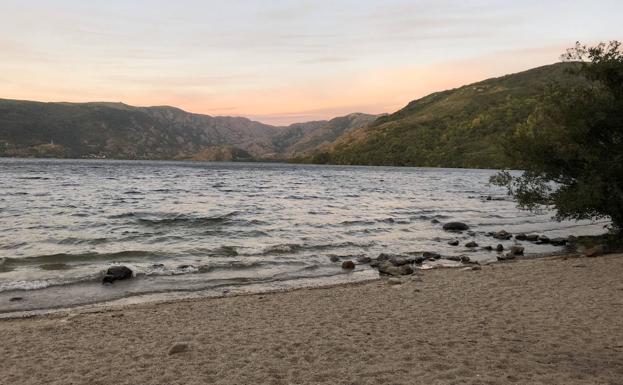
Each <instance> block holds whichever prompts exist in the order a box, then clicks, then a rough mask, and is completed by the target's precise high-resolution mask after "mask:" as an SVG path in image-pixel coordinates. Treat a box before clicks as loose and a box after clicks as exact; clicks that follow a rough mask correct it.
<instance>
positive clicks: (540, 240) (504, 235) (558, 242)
mask: <svg viewBox="0 0 623 385" xmlns="http://www.w3.org/2000/svg"><path fill="white" fill-rule="evenodd" d="M487 235H488V236H490V237H493V238H495V239H501V240H509V239H512V238H513V234H511V233H509V232H507V231H505V230H500V231H498V232H493V231H492V232H489V233H487ZM514 238H515V239H516V240H518V241H528V242H533V243H536V244H538V245H542V244H552V245H554V246H564V245H566V244H567V243H568V240H567V238H562V237H560V238H549V237H547V236H545V235H539V234H526V233H518V234H515V235H514Z"/></svg>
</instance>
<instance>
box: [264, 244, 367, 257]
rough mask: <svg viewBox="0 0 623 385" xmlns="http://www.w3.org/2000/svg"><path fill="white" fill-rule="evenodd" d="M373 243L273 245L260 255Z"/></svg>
mask: <svg viewBox="0 0 623 385" xmlns="http://www.w3.org/2000/svg"><path fill="white" fill-rule="evenodd" d="M374 244H375V242H373V241H371V242H365V243H357V242H339V243H321V244H315V245H310V244H299V243H288V244H279V245H273V246H269V247H267V248H265V249H264V250H263V251H262V253H261V254H263V255H269V254H290V253H298V252H300V251H323V250H331V249H340V248H346V247H356V248H365V247H370V246H372V245H374Z"/></svg>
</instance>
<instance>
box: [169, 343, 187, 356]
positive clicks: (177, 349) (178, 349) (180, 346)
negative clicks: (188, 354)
mask: <svg viewBox="0 0 623 385" xmlns="http://www.w3.org/2000/svg"><path fill="white" fill-rule="evenodd" d="M185 351H188V343H186V342H177V343H175V344H173V346H171V348H170V349H169V355H173V354H177V353H183V352H185Z"/></svg>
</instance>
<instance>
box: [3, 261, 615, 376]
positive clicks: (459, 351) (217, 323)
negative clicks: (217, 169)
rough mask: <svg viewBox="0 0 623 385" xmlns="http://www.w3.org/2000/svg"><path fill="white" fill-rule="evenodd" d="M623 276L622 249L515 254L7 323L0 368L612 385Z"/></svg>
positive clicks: (48, 372) (41, 372) (24, 372)
mask: <svg viewBox="0 0 623 385" xmlns="http://www.w3.org/2000/svg"><path fill="white" fill-rule="evenodd" d="M622 274H623V254H608V255H603V256H599V257H593V258H589V257H581V256H577V255H576V256H551V257H544V258H523V259H518V260H516V261H513V262H505V263H494V264H490V265H485V266H482V269H480V270H477V271H472V270H469V271H466V270H461V269H432V270H427V271H424V272H421V273H419V274H416V275H414V276H413V277H406V278H403V279H402V283H401V284H396V285H390V284H388V281H389V280H374V281H370V282H365V283H357V284H344V285H337V286H333V287H319V288H302V289H294V290H286V291H278V292H273V293H259V294H253V295H231V296H225V297H218V298H202V299H189V300H184V301H177V302H165V303H144V304H139V305H131V306H119V307H111V308H106V309H101V310H100V311H94V312H69V313H58V314H53V315H45V316H36V317H31V318H23V319H4V320H0V339H1V340H2V341H3V347H2V348H1V349H0V351H2V356H3V359H2V360H0V371H2V373H4V376H3V380H6V381H7V383H20V384H43V383H46V384H67V383H74V384H87V383H111V382H114V383H117V384H131V383H149V384H203V383H216V384H241V383H262V384H264V383H266V384H289V383H297V384H319V383H326V384H336V383H340V384H342V383H343V384H355V383H356V384H378V383H392V384H420V383H421V384H430V383H436V384H486V383H496V384H511V383H533V384H552V383H556V384H557V383H565V384H585V383H595V384H597V383H598V384H616V383H618V381H620V378H623V377H622V376H623V330H622V329H621V328H620V327H618V325H619V323H620V319H621V317H623V283H622V282H621V280H620V277H621V275H622ZM102 362H106V365H101V363H102ZM98 363H99V364H98ZM110 368H115V370H110Z"/></svg>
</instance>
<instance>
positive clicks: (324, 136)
mask: <svg viewBox="0 0 623 385" xmlns="http://www.w3.org/2000/svg"><path fill="white" fill-rule="evenodd" d="M376 118H378V115H369V114H361V113H354V114H350V115H346V116H341V117H338V118H333V119H331V120H328V121H326V120H321V121H314V122H307V123H295V124H292V125H290V126H288V127H287V129H286V130H283V131H282V132H281V133H279V134H278V135H277V136H276V137H275V138H274V140H273V143H274V144H275V147H276V148H278V149H280V154H279V156H280V157H282V158H286V159H290V158H293V157H296V156H306V155H310V154H312V153H314V152H316V151H319V150H322V149H324V148H328V147H329V146H330V145H331V144H332V143H333V142H334V141H335V140H336V139H338V138H340V137H341V136H343V135H345V134H348V133H350V132H351V131H353V130H354V129H357V128H361V127H365V126H366V125H368V124H370V123H372V122H373V121H374V120H376Z"/></svg>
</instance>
